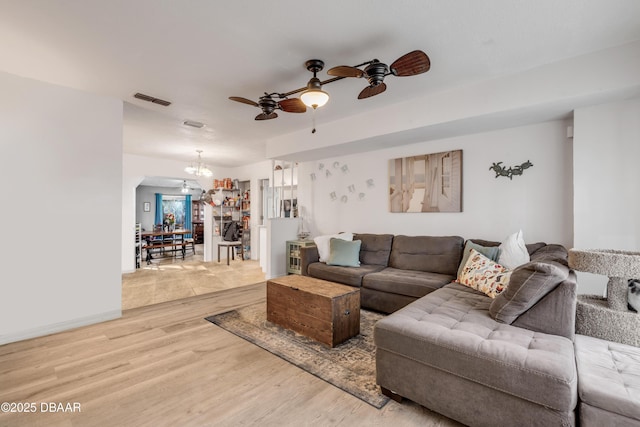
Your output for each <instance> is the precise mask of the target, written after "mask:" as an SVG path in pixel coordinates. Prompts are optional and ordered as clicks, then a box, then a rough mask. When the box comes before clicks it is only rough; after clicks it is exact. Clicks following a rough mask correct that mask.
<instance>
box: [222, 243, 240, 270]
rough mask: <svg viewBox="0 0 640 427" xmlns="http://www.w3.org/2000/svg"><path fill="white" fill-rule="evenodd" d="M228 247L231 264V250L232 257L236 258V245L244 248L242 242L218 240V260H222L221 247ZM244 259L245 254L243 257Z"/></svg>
mask: <svg viewBox="0 0 640 427" xmlns="http://www.w3.org/2000/svg"><path fill="white" fill-rule="evenodd" d="M223 246H224V247H226V248H227V265H229V251H231V259H233V260H235V259H236V255H235V254H236V251H235V250H234V249H235V247H236V246H240V248H242V242H218V262H220V248H221V247H223ZM242 258H243V259H244V256H243V257H242Z"/></svg>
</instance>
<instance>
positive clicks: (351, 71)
mask: <svg viewBox="0 0 640 427" xmlns="http://www.w3.org/2000/svg"><path fill="white" fill-rule="evenodd" d="M327 74H329V75H330V76H337V77H362V76H363V74H364V73H363V71H362V70H361V69H359V68H356V67H349V66H347V65H339V66H337V67H333V68H331V69H329V71H327Z"/></svg>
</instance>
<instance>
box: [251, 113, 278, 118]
mask: <svg viewBox="0 0 640 427" xmlns="http://www.w3.org/2000/svg"><path fill="white" fill-rule="evenodd" d="M276 117H278V115H277V114H276V113H271V114H265V113H260V114H258V115H257V116H256V120H271V119H275V118H276Z"/></svg>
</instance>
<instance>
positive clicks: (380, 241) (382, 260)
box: [353, 234, 393, 266]
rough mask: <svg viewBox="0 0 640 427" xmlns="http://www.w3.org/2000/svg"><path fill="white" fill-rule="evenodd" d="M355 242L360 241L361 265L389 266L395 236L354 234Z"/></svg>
mask: <svg viewBox="0 0 640 427" xmlns="http://www.w3.org/2000/svg"><path fill="white" fill-rule="evenodd" d="M353 240H360V241H361V242H362V245H361V247H360V263H361V264H374V265H384V266H387V265H388V264H389V255H390V254H391V244H392V243H393V234H354V235H353Z"/></svg>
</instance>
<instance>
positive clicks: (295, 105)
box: [278, 98, 307, 113]
mask: <svg viewBox="0 0 640 427" xmlns="http://www.w3.org/2000/svg"><path fill="white" fill-rule="evenodd" d="M278 105H279V106H280V108H281V109H282V111H286V112H287V113H304V112H305V111H307V106H306V105H304V102H302V101H301V100H300V98H291V99H283V100H282V101H278Z"/></svg>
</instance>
